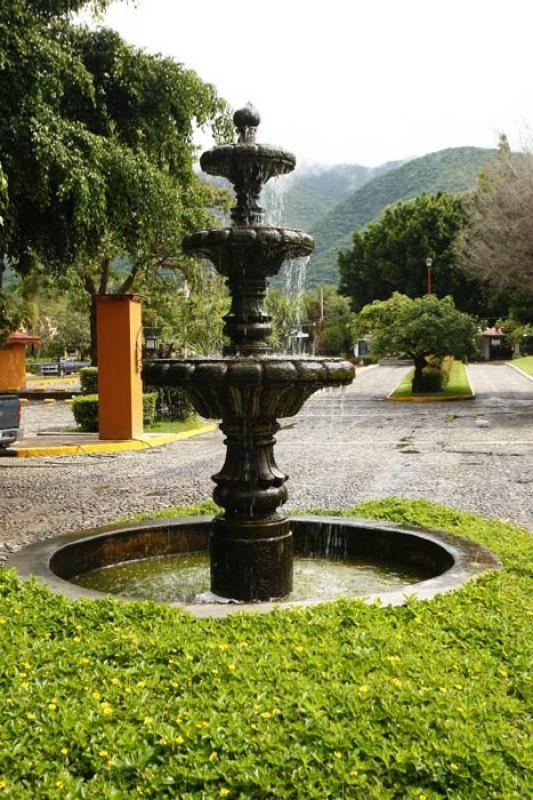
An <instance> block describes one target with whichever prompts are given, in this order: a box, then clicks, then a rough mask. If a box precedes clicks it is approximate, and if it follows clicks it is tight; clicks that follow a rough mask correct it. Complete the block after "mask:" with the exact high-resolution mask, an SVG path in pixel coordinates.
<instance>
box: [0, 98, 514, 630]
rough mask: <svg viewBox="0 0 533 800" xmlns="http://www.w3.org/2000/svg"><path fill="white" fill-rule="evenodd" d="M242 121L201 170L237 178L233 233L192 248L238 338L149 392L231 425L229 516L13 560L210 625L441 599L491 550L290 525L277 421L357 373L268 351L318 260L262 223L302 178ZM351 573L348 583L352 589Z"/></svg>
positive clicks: (320, 522)
mask: <svg viewBox="0 0 533 800" xmlns="http://www.w3.org/2000/svg"><path fill="white" fill-rule="evenodd" d="M234 119H235V124H236V126H237V131H238V141H237V143H236V144H228V145H223V146H222V147H215V148H214V149H213V150H210V151H209V152H207V153H204V154H203V156H202V159H201V162H200V163H201V165H202V168H203V169H204V170H205V171H206V172H208V173H210V174H212V175H222V176H224V177H227V178H229V180H230V181H231V182H232V183H233V185H234V187H235V192H236V195H237V204H236V206H235V208H234V209H233V212H232V221H233V224H232V225H231V226H230V227H228V228H219V229H215V230H209V231H199V232H198V233H195V234H193V235H192V236H189V237H188V239H186V241H185V244H184V248H185V250H186V252H188V253H191V254H196V255H199V256H205V257H206V258H209V259H210V260H211V261H212V262H213V264H214V265H215V267H216V269H217V270H218V271H219V272H220V273H221V274H222V275H224V276H225V277H226V280H227V282H228V286H229V288H230V292H231V298H232V302H231V309H230V312H229V314H228V315H227V316H226V317H225V323H226V324H225V329H224V330H225V333H226V335H227V337H228V340H229V342H228V344H227V345H226V347H225V348H224V354H223V355H222V356H220V358H195V359H186V360H184V361H179V360H176V359H163V360H157V361H152V362H150V363H149V364H148V365H147V366H146V367H145V370H144V372H145V378H146V379H147V381H148V382H149V383H150V384H162V385H170V386H180V387H182V388H183V389H184V390H185V391H186V393H187V394H188V395H189V397H190V399H191V401H192V403H193V405H194V406H195V408H196V409H197V411H198V412H199V413H200V414H201V415H202V416H204V417H211V418H214V419H221V420H222V422H221V426H220V427H221V429H222V431H223V432H224V434H225V436H226V446H227V452H226V461H225V464H224V466H223V467H222V469H221V470H220V472H219V473H218V474H217V475H215V476H214V477H213V480H214V481H215V483H216V488H215V491H214V498H215V500H216V502H217V503H218V504H219V505H220V506H222V507H223V509H224V513H223V514H221V515H219V516H217V517H215V519H214V520H210V519H209V518H206V517H192V518H191V517H190V518H187V519H175V520H157V521H154V520H147V521H144V522H136V523H125V524H119V525H112V526H108V527H105V528H99V529H95V530H91V531H78V532H76V533H72V534H67V535H63V536H57V537H55V538H52V539H45V540H43V541H41V542H38V543H36V544H34V545H31V546H30V547H28V548H26V549H25V550H23V551H21V552H20V553H16V554H15V555H14V556H12V557H11V559H10V560H9V562H8V565H9V566H13V567H15V568H16V569H18V571H19V573H20V574H21V575H22V576H24V577H29V576H31V575H38V576H39V577H40V578H41V579H42V580H44V581H45V582H46V583H47V585H48V586H50V587H51V588H52V589H54V591H58V592H61V593H64V594H66V595H68V596H70V597H88V598H91V597H92V598H98V597H103V596H104V594H103V593H106V592H112V593H114V594H116V596H117V597H120V596H126V597H134V598H144V597H148V598H155V599H161V600H162V601H163V602H172V603H174V602H177V603H178V604H180V605H183V606H184V607H185V608H187V609H188V610H189V611H191V612H192V613H194V614H197V615H199V616H206V615H213V616H222V615H224V614H226V613H231V610H232V609H235V608H242V606H241V605H238V604H237V605H236V604H233V603H223V604H220V603H219V602H218V601H219V600H220V599H221V598H227V599H230V600H236V601H255V602H254V603H253V604H251V605H249V606H246V607H249V608H253V609H254V610H259V611H266V610H269V609H270V608H272V603H270V602H268V601H270V600H282V599H284V598H286V597H287V595H289V597H288V599H287V601H286V602H288V603H290V604H294V603H296V604H297V605H301V604H304V605H312V604H315V603H319V602H322V601H323V600H324V599H332V598H334V597H339V596H346V595H348V596H361V595H364V596H366V597H368V598H369V599H370V600H374V601H375V600H379V601H380V602H381V603H383V604H386V605H388V604H397V603H403V602H405V596H406V595H415V596H416V597H418V598H425V599H429V598H431V597H433V596H434V595H435V594H439V593H440V592H446V591H450V590H451V589H454V588H457V587H459V586H461V585H462V584H463V583H464V582H465V581H466V580H468V579H470V578H472V577H474V576H475V575H479V574H480V573H482V572H484V571H485V570H486V569H495V568H498V566H499V562H498V561H497V559H496V558H495V557H494V556H493V555H492V554H491V553H490V552H488V551H487V550H485V548H483V547H481V546H479V545H476V544H474V543H473V542H469V541H467V540H464V539H461V538H460V537H456V536H450V535H447V534H444V533H442V532H440V531H427V530H421V529H412V528H409V527H407V526H399V525H394V524H392V523H389V524H386V525H383V524H382V523H381V522H372V521H368V520H357V519H346V518H342V517H340V518H339V517H322V516H320V517H311V516H305V517H304V516H298V517H294V518H293V519H292V520H289V519H288V518H287V516H286V515H285V514H284V513H283V511H282V506H283V504H284V503H285V502H286V500H287V489H286V487H285V482H286V480H287V476H286V475H285V474H284V473H283V472H282V471H281V470H280V469H279V468H278V467H277V465H276V462H275V459H274V444H275V434H276V432H277V430H278V428H279V426H278V421H277V420H278V419H279V418H280V417H290V416H292V415H294V414H296V413H298V411H299V410H300V409H301V407H302V405H303V404H304V402H305V401H306V399H307V398H308V397H310V396H311V395H312V394H313V392H316V391H317V390H318V389H322V388H323V387H325V386H343V385H345V384H348V383H350V382H351V381H352V380H353V377H354V369H353V367H352V365H351V364H350V363H349V362H347V361H342V360H340V359H328V358H303V357H299V358H294V357H286V356H274V355H271V354H270V352H269V348H268V344H267V341H266V340H267V338H268V334H269V333H270V324H269V322H270V320H269V317H268V315H267V314H265V312H264V311H263V310H262V308H261V303H262V301H263V298H264V295H265V291H266V286H267V279H268V278H269V277H270V276H272V275H275V274H276V273H277V272H278V271H279V269H280V267H281V265H282V264H283V261H284V260H285V259H286V258H296V257H298V256H307V255H309V253H311V252H312V250H313V240H312V238H311V237H310V236H308V235H307V234H305V233H302V232H301V231H293V230H288V229H286V228H275V227H269V226H267V225H263V224H262V221H263V220H262V211H261V208H260V207H259V205H258V198H259V195H260V192H261V187H262V186H263V185H264V184H265V183H266V181H268V180H269V178H272V177H273V176H275V175H282V174H284V173H287V172H290V170H292V169H294V165H295V158H294V156H292V155H291V154H290V153H286V152H284V151H283V150H280V149H279V148H276V147H270V146H268V145H262V144H257V143H256V142H255V134H256V129H257V126H258V124H259V115H258V114H257V112H256V111H255V109H253V108H252V107H251V106H247V107H246V108H244V109H242V110H241V111H237V113H236V114H235V117H234ZM293 548H294V551H295V552H296V554H297V556H298V558H299V559H300V561H299V562H297V564H299V567H298V569H301V567H302V562H303V563H304V564H305V566H304V571H307V573H308V574H311V575H312V578H311V585H310V586H309V582H308V584H307V586H308V589H310V592H309V591H307V589H306V588H305V587H302V585H301V584H300V586H297V587H296V591H295V592H294V593H293V594H292V595H290V592H291V589H292V578H293ZM207 551H209V553H210V563H211V568H210V572H211V590H212V593H214V594H215V595H218V600H217V602H213V601H214V599H215V598H213V597H212V596H209V598H205V597H204V596H203V595H204V592H205V586H204V583H203V581H204V578H203V575H204V573H203V571H202V570H203V562H202V565H201V568H200V572H198V571H196V572H194V574H193V577H192V581H189V583H187V580H185V579H184V572H183V565H184V563H185V562H187V563H188V558H189V557H192V558H193V559H194V558H195V557H197V556H198V557H199V558H200V560H201V559H202V558H203V556H204V555H205V554H206V552H207ZM167 559H169V561H167ZM173 559H177V561H179V566H178V564H177V563H176V564H175V565H173V563H171V562H173ZM183 559H185V562H184V560H183ZM321 559H322V562H321V561H320V560H321ZM323 559H326V563H324V561H323ZM310 561H311V562H314V569H312V570H309V567H308V564H309V562H310ZM165 562H166V566H165ZM167 566H170V568H171V572H172V570H174V576H175V578H176V580H177V584H176V583H174V578H172V579H171V581H170V584H169V591H168V590H167V588H166V586H167V584H166V581H165V579H164V578H163V574H166V570H167ZM331 566H333V567H334V568H333V570H331V569H330V568H331ZM361 566H362V567H363V569H362V570H359V568H360V567H361ZM374 566H375V567H376V568H377V572H376V571H375V570H374ZM151 567H154V568H155V571H152V569H151ZM337 567H338V569H337ZM367 567H368V568H369V570H367V569H366V568H367ZM161 569H162V571H161ZM187 569H188V566H187ZM115 570H118V573H119V574H117V572H115ZM137 570H140V572H141V573H145V574H146V575H147V576H148V580H147V581H145V580H144V578H143V580H142V582H141V583H142V585H140V584H139V583H138V582H137V580H136V578H135V576H136V574H137ZM365 571H366V578H363V574H364V573H365ZM301 574H302V573H301V572H300V573H299V574H298V576H299V577H300V576H301ZM339 575H343V576H344V578H343V579H342V580H340V581H338V580H337V577H338V576H339ZM378 575H379V577H378ZM324 576H327V578H326V584H327V585H324V580H323V578H324ZM345 578H348V580H345ZM352 578H354V579H355V580H354V581H353V580H352ZM124 580H125V582H124ZM318 584H321V586H320V587H319V586H318ZM182 588H184V589H185V591H184V592H181V589H182ZM302 589H303V590H302ZM160 590H163V591H160ZM189 590H191V591H190V592H189ZM180 596H181V598H182V599H180ZM257 601H262V602H257Z"/></svg>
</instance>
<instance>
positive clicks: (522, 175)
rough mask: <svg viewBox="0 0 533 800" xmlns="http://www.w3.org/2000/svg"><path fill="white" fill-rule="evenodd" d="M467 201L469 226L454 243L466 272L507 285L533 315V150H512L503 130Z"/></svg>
mask: <svg viewBox="0 0 533 800" xmlns="http://www.w3.org/2000/svg"><path fill="white" fill-rule="evenodd" d="M465 207H466V214H467V219H468V227H467V228H466V229H465V231H464V234H463V236H462V237H461V238H460V240H459V243H458V252H459V256H460V258H461V261H462V264H463V267H464V270H465V273H466V274H467V275H469V276H473V277H474V278H475V279H477V280H481V281H483V282H487V283H489V284H490V285H491V286H493V287H495V288H496V289H497V290H500V291H502V290H503V291H505V292H509V291H510V292H511V305H513V304H514V305H515V306H517V305H518V306H520V305H522V306H523V305H525V303H524V300H526V301H527V305H528V308H529V315H528V317H529V320H528V321H533V311H532V305H531V298H532V297H533V153H531V152H527V151H526V152H524V153H511V150H510V147H509V143H508V141H507V138H506V137H505V136H504V135H503V136H502V137H501V138H500V146H499V149H498V156H497V158H496V160H495V162H494V164H493V165H492V166H491V167H490V168H489V167H487V168H486V169H485V170H484V171H483V173H482V174H481V175H480V178H479V180H478V185H477V188H476V191H475V192H473V193H472V194H471V195H470V196H469V197H468V199H467V202H466V206H465ZM521 316H524V315H523V313H522V314H521ZM524 321H527V320H524Z"/></svg>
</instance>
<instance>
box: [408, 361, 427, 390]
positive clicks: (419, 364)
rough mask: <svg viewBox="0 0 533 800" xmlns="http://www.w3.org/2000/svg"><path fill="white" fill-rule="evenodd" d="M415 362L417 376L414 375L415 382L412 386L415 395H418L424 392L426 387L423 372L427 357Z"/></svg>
mask: <svg viewBox="0 0 533 800" xmlns="http://www.w3.org/2000/svg"><path fill="white" fill-rule="evenodd" d="M414 362H415V374H414V375H413V382H412V384H411V390H412V392H413V394H417V393H420V392H423V391H424V386H423V384H422V380H423V379H422V370H423V369H424V367H425V366H426V363H427V362H426V359H425V356H419V357H418V358H415V359H414Z"/></svg>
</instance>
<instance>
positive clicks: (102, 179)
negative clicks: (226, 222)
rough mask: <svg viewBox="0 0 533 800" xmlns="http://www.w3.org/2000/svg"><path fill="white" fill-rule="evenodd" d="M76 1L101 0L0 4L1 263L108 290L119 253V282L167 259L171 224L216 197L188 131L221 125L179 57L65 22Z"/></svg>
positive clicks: (174, 251)
mask: <svg viewBox="0 0 533 800" xmlns="http://www.w3.org/2000/svg"><path fill="white" fill-rule="evenodd" d="M85 5H93V6H94V5H96V6H97V7H99V8H103V7H105V5H106V3H105V2H100V3H98V2H97V3H96V4H94V3H92V4H91V3H87V2H82V0H79V1H78V2H44V0H43V2H36V0H34V1H33V2H31V1H30V2H22V0H20V1H19V2H17V0H15V2H13V3H10V4H4V5H2V7H1V9H0V42H1V44H0V164H2V167H3V170H4V172H5V175H6V178H7V205H6V209H5V213H4V222H5V224H4V226H3V228H2V229H1V234H0V261H3V260H4V259H5V258H7V259H9V261H10V263H11V264H12V265H13V266H14V267H15V269H16V270H17V271H18V272H19V273H21V274H24V273H27V272H28V271H29V270H31V269H33V268H35V265H36V264H38V265H44V266H45V268H46V269H48V270H51V271H54V272H56V273H61V272H64V271H65V270H68V269H72V268H73V267H74V269H75V270H77V271H78V272H80V274H82V277H83V281H84V285H85V289H86V291H87V292H88V293H89V294H91V295H94V294H96V293H105V292H106V291H107V290H108V284H109V281H110V278H111V275H112V270H111V264H112V260H113V259H114V258H116V257H117V256H122V257H127V258H128V259H129V262H128V263H129V264H130V273H129V275H126V276H123V278H122V281H121V282H120V283H119V284H118V285H116V288H118V289H119V290H122V291H131V290H132V286H133V282H134V280H135V279H136V278H137V276H138V275H139V273H141V272H142V270H143V269H145V268H153V267H154V266H155V267H160V266H176V261H175V260H176V257H177V256H178V255H179V243H180V241H181V237H182V235H183V234H184V233H185V232H187V231H189V230H191V229H192V228H196V227H202V226H203V225H205V224H206V222H207V220H208V219H209V216H208V214H207V212H206V206H207V205H213V204H214V203H215V202H216V200H215V194H216V191H215V190H213V189H212V188H210V187H208V186H206V185H204V184H201V183H200V182H199V181H198V179H197V178H196V176H195V174H194V170H193V155H194V148H193V133H194V129H195V127H197V126H204V125H206V124H209V125H210V126H211V127H212V128H213V130H214V131H215V133H217V134H220V133H221V131H224V130H225V129H226V126H227V115H226V107H225V103H224V101H223V100H221V99H220V98H219V97H218V94H217V92H216V90H215V88H214V87H213V86H211V85H209V84H206V83H204V82H202V81H201V80H200V78H199V77H198V76H197V75H196V74H195V73H194V72H193V71H191V70H187V69H185V68H184V67H183V65H181V64H179V63H177V62H175V61H173V60H172V59H169V58H163V57H162V56H158V55H150V54H147V53H144V52H143V51H141V50H138V49H137V48H134V47H132V46H130V45H128V44H127V43H125V42H124V41H123V40H122V39H121V38H120V37H119V36H118V35H117V34H116V33H114V32H113V31H109V30H106V29H99V30H96V31H91V30H88V29H87V28H84V27H80V26H74V25H73V24H72V23H71V22H70V19H69V13H70V12H73V11H78V10H80V8H82V7H83V6H85ZM170 262H171V263H170Z"/></svg>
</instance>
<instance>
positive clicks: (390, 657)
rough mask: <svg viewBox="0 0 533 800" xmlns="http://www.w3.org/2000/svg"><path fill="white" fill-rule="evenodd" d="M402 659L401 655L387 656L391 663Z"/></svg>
mask: <svg viewBox="0 0 533 800" xmlns="http://www.w3.org/2000/svg"><path fill="white" fill-rule="evenodd" d="M399 660H400V656H387V661H390V662H391V664H394V663H395V662H396V661H399Z"/></svg>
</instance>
